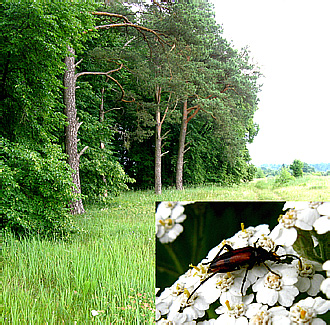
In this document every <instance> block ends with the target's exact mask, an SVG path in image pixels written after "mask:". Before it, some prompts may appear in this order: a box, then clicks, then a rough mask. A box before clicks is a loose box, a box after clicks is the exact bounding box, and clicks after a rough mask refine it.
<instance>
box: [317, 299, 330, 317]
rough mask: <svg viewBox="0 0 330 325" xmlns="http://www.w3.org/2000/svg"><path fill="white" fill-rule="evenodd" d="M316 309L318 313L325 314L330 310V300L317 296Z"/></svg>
mask: <svg viewBox="0 0 330 325" xmlns="http://www.w3.org/2000/svg"><path fill="white" fill-rule="evenodd" d="M314 309H315V310H316V313H317V314H324V313H326V312H327V311H328V310H330V301H329V300H325V299H322V298H321V297H316V298H315V303H314Z"/></svg>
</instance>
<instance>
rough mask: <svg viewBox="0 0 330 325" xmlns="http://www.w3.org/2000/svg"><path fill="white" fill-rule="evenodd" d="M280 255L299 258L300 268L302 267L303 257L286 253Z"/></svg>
mask: <svg viewBox="0 0 330 325" xmlns="http://www.w3.org/2000/svg"><path fill="white" fill-rule="evenodd" d="M279 257H294V258H296V259H297V260H299V268H300V269H302V261H301V258H300V257H299V256H296V255H293V254H285V255H281V256H279Z"/></svg>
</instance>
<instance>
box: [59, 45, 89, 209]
mask: <svg viewBox="0 0 330 325" xmlns="http://www.w3.org/2000/svg"><path fill="white" fill-rule="evenodd" d="M69 52H70V54H71V55H70V56H67V57H66V58H65V64H66V67H67V70H66V72H65V74H64V104H65V109H64V114H65V115H66V117H67V123H68V124H67V126H66V127H65V151H66V154H67V155H68V164H69V165H70V167H71V168H72V169H73V171H74V172H73V174H72V179H73V183H74V188H73V192H74V193H75V194H77V195H80V194H81V186H80V177H79V160H80V156H81V154H82V153H83V151H85V150H86V149H87V148H84V150H83V151H82V152H81V153H78V147H77V144H78V129H79V127H80V125H81V123H79V122H78V118H77V109H76V96H75V94H76V76H75V68H76V67H75V57H74V54H75V52H74V49H73V48H71V47H69ZM70 206H71V213H72V214H81V213H84V212H85V209H84V206H83V203H82V199H81V198H79V199H78V200H75V201H73V202H71V204H70Z"/></svg>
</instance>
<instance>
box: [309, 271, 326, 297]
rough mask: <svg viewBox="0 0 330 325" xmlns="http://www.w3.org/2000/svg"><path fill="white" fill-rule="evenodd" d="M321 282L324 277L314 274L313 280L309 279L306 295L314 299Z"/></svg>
mask: <svg viewBox="0 0 330 325" xmlns="http://www.w3.org/2000/svg"><path fill="white" fill-rule="evenodd" d="M323 280H324V277H323V276H322V275H321V274H314V276H313V278H312V279H311V284H310V288H309V289H308V291H307V293H308V294H309V295H310V296H312V297H315V296H316V295H317V294H318V293H319V291H320V286H321V283H322V282H323Z"/></svg>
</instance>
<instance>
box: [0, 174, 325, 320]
mask: <svg viewBox="0 0 330 325" xmlns="http://www.w3.org/2000/svg"><path fill="white" fill-rule="evenodd" d="M328 193H330V177H315V176H314V177H309V176H305V177H302V178H300V179H297V180H295V181H294V182H291V183H289V184H287V185H286V186H285V187H276V186H275V182H274V180H272V179H261V180H256V181H254V182H251V183H248V184H241V185H239V186H232V187H220V186H215V185H209V186H201V187H194V188H187V189H185V190H183V191H176V190H174V189H166V190H163V193H162V194H161V195H159V196H157V195H155V194H154V193H153V191H151V190H150V191H131V192H127V193H123V194H122V195H120V196H119V197H117V198H115V199H114V200H113V201H112V202H111V203H110V204H108V205H107V206H103V207H101V206H99V205H95V206H90V207H88V209H87V211H88V212H87V213H86V214H85V215H83V216H77V217H76V218H75V219H76V220H75V221H76V222H77V223H78V225H79V226H80V227H81V228H83V229H84V231H83V232H82V233H81V234H79V235H76V236H74V237H73V238H72V240H71V241H70V242H65V241H60V240H57V241H49V240H44V239H40V238H30V239H21V240H17V239H15V238H14V237H13V236H11V235H6V236H5V238H4V244H3V257H2V260H1V261H2V262H3V283H2V284H3V312H4V314H3V316H2V319H0V323H3V324H92V323H99V324H124V323H125V324H149V323H153V322H154V317H155V313H154V292H155V291H154V289H155V279H154V268H155V243H154V229H155V228H154V210H155V201H162V200H171V201H180V200H186V201H197V200H290V201H291V200H308V201H310V200H323V201H325V200H329V199H330V198H329V194H328ZM92 310H95V311H97V312H98V315H96V316H93V315H92Z"/></svg>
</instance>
